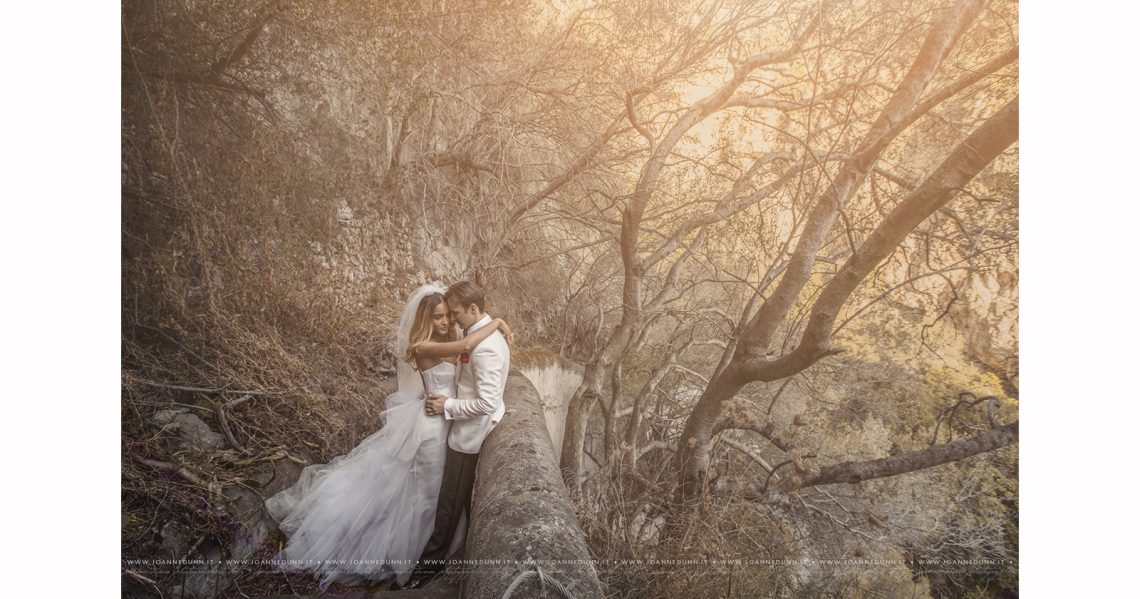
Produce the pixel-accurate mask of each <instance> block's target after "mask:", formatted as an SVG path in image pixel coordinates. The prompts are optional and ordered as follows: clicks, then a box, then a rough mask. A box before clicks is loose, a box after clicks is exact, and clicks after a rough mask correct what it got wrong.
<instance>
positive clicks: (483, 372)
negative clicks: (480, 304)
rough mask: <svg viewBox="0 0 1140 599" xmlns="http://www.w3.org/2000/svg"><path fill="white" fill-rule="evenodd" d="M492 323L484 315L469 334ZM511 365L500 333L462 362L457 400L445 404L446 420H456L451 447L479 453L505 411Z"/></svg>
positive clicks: (491, 337) (504, 340)
mask: <svg viewBox="0 0 1140 599" xmlns="http://www.w3.org/2000/svg"><path fill="white" fill-rule="evenodd" d="M491 320H492V319H491V316H490V315H489V314H484V315H483V318H481V319H479V320H478V321H477V322H476V323H475V324H473V325H471V326H470V327H469V328H468V329H467V334H471V332H472V331H474V330H476V329H479V328H482V327H485V326H487V325H488V324H490V323H491ZM510 366H511V350H510V348H509V347H508V346H507V340H506V339H505V338H503V334H502V333H500V332H499V331H495V332H494V333H491V336H490V337H487V338H486V339H484V340H483V342H482V343H480V344H479V345H478V346H476V347H475V349H474V350H473V351H472V352H471V354H470V361H469V362H468V363H467V364H463V363H462V361H460V364H459V375H458V377H456V390H455V393H456V397H449V398H448V399H447V400H446V401H445V402H444V403H443V416H444V418H446V419H448V420H451V421H453V422H452V423H451V432H450V433H449V434H448V435H447V445H448V446H449V447H451V448H452V449H454V450H455V451H459V452H463V453H479V450H480V449H481V448H482V447H483V439H485V438H486V437H487V433H490V432H491V429H492V428H494V426H495V425H496V424H498V423H499V422H500V421H501V420H502V419H503V414H504V413H505V412H506V409H507V408H506V406H505V405H504V404H503V391H504V390H505V389H506V387H507V371H508V370H509V369H510Z"/></svg>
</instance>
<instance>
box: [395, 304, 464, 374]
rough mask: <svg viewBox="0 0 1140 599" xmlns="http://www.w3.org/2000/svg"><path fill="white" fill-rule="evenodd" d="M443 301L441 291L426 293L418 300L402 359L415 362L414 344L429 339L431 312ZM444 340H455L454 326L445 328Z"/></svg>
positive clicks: (430, 334)
mask: <svg viewBox="0 0 1140 599" xmlns="http://www.w3.org/2000/svg"><path fill="white" fill-rule="evenodd" d="M441 303H443V294H442V293H433V294H431V295H426V296H424V298H423V299H422V300H420V305H419V307H418V308H416V318H415V320H414V321H412V331H411V333H409V334H408V351H407V353H406V354H405V355H404V359H405V360H407V361H408V362H411V363H412V364H415V363H416V353H415V352H416V346H417V345H419V344H421V343H424V342H426V341H431V338H432V333H433V327H432V323H431V321H432V312H435V308H436V306H438V305H440V304H441ZM446 341H455V328H454V327H448V328H447V339H446Z"/></svg>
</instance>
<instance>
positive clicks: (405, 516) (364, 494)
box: [266, 393, 466, 590]
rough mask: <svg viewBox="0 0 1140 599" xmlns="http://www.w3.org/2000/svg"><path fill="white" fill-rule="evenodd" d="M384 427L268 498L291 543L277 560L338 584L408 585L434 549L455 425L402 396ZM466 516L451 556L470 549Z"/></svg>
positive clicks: (384, 416) (394, 400)
mask: <svg viewBox="0 0 1140 599" xmlns="http://www.w3.org/2000/svg"><path fill="white" fill-rule="evenodd" d="M387 405H388V406H389V407H388V409H386V410H384V412H382V413H381V420H382V421H383V422H384V426H383V427H382V428H381V429H380V430H379V431H377V432H376V433H374V434H372V435H371V436H369V437H368V438H366V439H364V441H362V442H361V443H360V445H357V446H356V448H354V449H353V450H352V451H351V452H349V453H348V454H346V455H343V456H339V457H337V458H334V459H333V460H332V461H331V462H329V463H327V464H314V465H312V466H308V467H306V468H305V469H304V470H302V471H301V476H300V478H298V480H297V482H296V483H295V484H294V485H293V486H291V487H289V488H288V489H285V490H284V491H281V492H280V493H278V494H276V495H274V496H273V497H271V498H269V500H267V501H266V508H267V509H268V510H269V513H270V515H271V516H273V518H274V519H275V520H277V522H278V524H279V527H280V528H281V530H282V531H283V532H284V533H285V534H286V535H288V537H289V542H288V545H287V546H286V547H285V549H284V550H283V551H281V552H280V553H278V554H277V555H276V556H275V557H274V558H273V561H274V562H275V563H276V564H277V566H278V567H279V568H280V569H282V570H284V571H288V572H311V573H312V574H313V575H314V576H316V577H317V578H318V580H319V581H320V588H321V590H327V589H328V587H329V585H330V584H331V583H333V582H340V583H342V584H354V583H360V582H363V581H365V580H372V581H385V580H389V579H392V578H395V580H396V582H397V583H398V584H403V583H405V582H407V580H408V579H409V578H410V576H411V572H412V569H413V568H414V567H415V563H416V560H417V559H418V558H419V557H420V555H421V554H422V553H423V550H424V547H426V546H427V542H428V538H429V537H430V536H431V533H432V530H433V528H434V525H435V512H436V501H437V499H438V498H439V487H440V483H441V481H442V480H443V466H444V460H445V458H446V455H447V431H448V422H447V421H446V420H444V419H443V418H442V417H439V416H428V415H427V414H425V413H424V410H423V396H422V395H417V396H409V395H407V394H400V393H396V394H393V395H391V396H389V397H388V404H387ZM465 531H466V517H465V516H464V517H463V518H462V519H461V521H460V523H459V526H458V527H457V529H456V534H455V537H454V538H453V539H452V542H451V548H450V550H449V551H448V555H450V554H452V553H454V552H455V551H456V550H457V549H458V548H459V547H461V546H462V545H463V540H464V537H465Z"/></svg>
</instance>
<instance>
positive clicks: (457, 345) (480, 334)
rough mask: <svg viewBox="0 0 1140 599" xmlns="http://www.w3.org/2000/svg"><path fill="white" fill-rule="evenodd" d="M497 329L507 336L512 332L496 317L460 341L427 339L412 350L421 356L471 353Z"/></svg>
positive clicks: (443, 356)
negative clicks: (444, 341) (488, 324)
mask: <svg viewBox="0 0 1140 599" xmlns="http://www.w3.org/2000/svg"><path fill="white" fill-rule="evenodd" d="M497 330H500V331H502V332H503V335H504V336H507V337H509V336H510V334H511V328H510V327H508V326H507V323H506V322H503V319H502V318H496V319H495V320H492V321H491V324H490V326H485V327H480V328H479V329H476V330H475V331H474V332H473V333H471V334H470V335H468V336H466V337H464V338H463V339H460V340H459V341H448V342H446V343H439V342H437V341H425V342H423V343H420V344H418V345H416V346H415V347H414V348H412V351H414V352H415V354H416V356H417V357H420V358H450V357H452V356H458V355H459V354H464V353H471V351H472V350H473V349H475V346H477V345H479V344H480V343H482V342H483V340H484V339H486V338H487V337H490V336H491V333H494V332H495V331H497Z"/></svg>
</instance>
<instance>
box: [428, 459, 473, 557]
mask: <svg viewBox="0 0 1140 599" xmlns="http://www.w3.org/2000/svg"><path fill="white" fill-rule="evenodd" d="M478 463H479V454H477V453H463V452H461V451H455V450H454V449H452V448H451V447H450V446H448V448H447V458H446V459H445V460H444V464H443V482H441V483H440V486H439V501H438V503H437V504H436V510H435V530H433V531H432V533H431V538H430V539H428V543H427V546H426V547H424V553H423V555H422V556H420V563H419V564H418V565H417V567H416V569H417V570H420V571H427V572H439V571H441V570H443V560H444V559H446V558H447V555H446V554H447V550H448V548H449V546H450V545H451V539H452V538H454V537H455V529H456V527H457V526H458V525H459V516H460V514H462V513H463V508H467V522H468V523H469V524H470V522H471V489H472V488H473V487H474V486H475V466H476V465H478Z"/></svg>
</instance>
